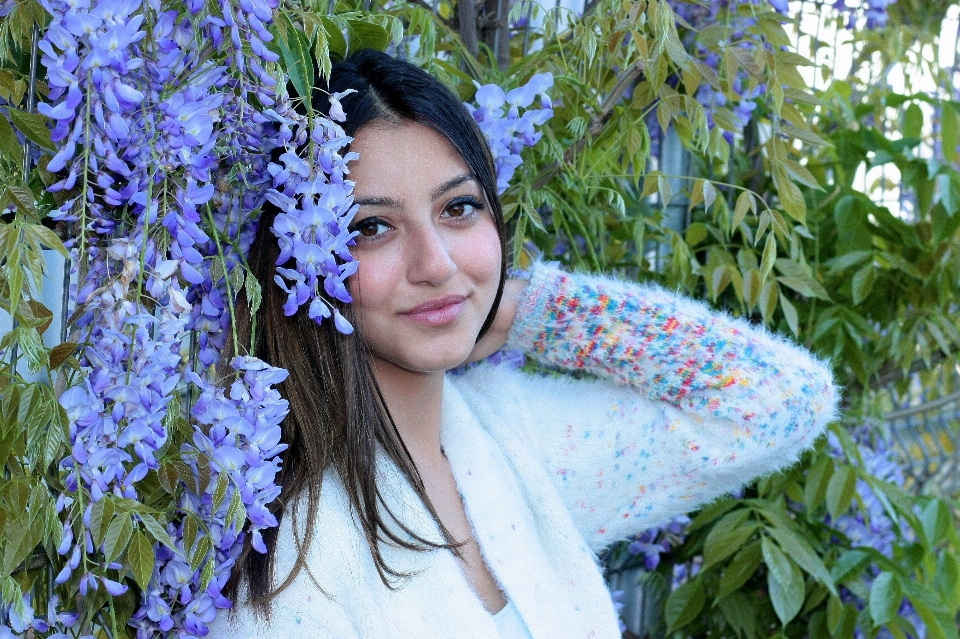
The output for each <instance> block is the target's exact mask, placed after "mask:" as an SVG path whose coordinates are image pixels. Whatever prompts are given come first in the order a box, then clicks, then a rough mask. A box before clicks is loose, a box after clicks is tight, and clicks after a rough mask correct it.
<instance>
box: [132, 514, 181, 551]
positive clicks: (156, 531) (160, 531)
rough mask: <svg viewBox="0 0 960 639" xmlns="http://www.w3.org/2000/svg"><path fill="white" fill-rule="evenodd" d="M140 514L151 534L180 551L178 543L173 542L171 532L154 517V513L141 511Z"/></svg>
mask: <svg viewBox="0 0 960 639" xmlns="http://www.w3.org/2000/svg"><path fill="white" fill-rule="evenodd" d="M138 516H139V517H140V521H141V522H142V523H143V527H144V528H146V529H147V532H148V533H150V536H151V537H153V539H154V540H155V541H157V542H159V543H161V544H163V545H164V546H166V547H167V548H169V549H170V550H172V551H174V552H176V553H179V552H180V551H179V549H178V548H177V545H176V544H175V543H174V542H173V539H171V538H170V535H169V533H167V530H166V529H165V528H164V527H163V526H161V525H160V522H158V521H157V520H156V519H154V517H153V516H152V515H149V514H147V513H139V515H138Z"/></svg>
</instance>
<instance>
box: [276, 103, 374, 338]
mask: <svg viewBox="0 0 960 639" xmlns="http://www.w3.org/2000/svg"><path fill="white" fill-rule="evenodd" d="M341 97H342V95H340V94H333V95H332V96H331V100H330V101H331V109H330V116H331V118H334V119H337V120H340V121H342V120H344V119H345V117H346V116H345V114H344V113H343V110H342V108H341V107H340V103H339V99H340V98H341ZM275 117H276V119H277V121H278V122H279V123H280V126H281V130H283V131H284V140H283V146H282V148H283V153H282V154H281V155H280V157H279V162H271V163H270V165H269V166H268V167H267V171H268V172H269V173H270V175H271V177H272V185H271V186H272V188H271V189H269V190H268V191H267V194H266V197H267V199H268V200H269V201H270V202H272V203H273V204H274V205H276V206H277V208H279V209H280V213H279V214H278V215H277V216H276V218H275V220H274V223H273V226H272V227H271V229H270V230H271V231H272V232H273V234H274V235H275V236H276V237H277V240H278V241H279V243H280V256H279V257H278V258H277V273H278V275H277V276H276V284H277V285H278V286H280V287H281V288H283V290H284V291H285V292H286V293H287V302H286V304H284V307H283V310H284V313H285V314H286V315H293V314H294V313H296V312H297V310H298V309H299V308H300V307H301V306H304V305H306V306H307V313H308V315H309V316H310V318H311V319H313V320H314V321H316V322H317V323H320V322H321V321H323V320H324V319H326V318H329V317H330V316H331V315H332V316H333V319H334V323H335V326H336V327H337V330H339V331H340V332H341V333H351V332H353V327H351V326H350V323H349V322H348V321H347V320H346V319H345V318H344V317H343V315H341V314H340V311H339V310H338V309H337V308H336V307H335V306H334V305H333V303H332V302H331V301H330V299H336V300H339V301H340V302H343V303H349V302H351V301H353V300H352V298H351V297H350V293H349V292H348V291H347V288H346V286H345V284H344V280H346V278H348V277H349V276H351V275H353V274H354V273H355V272H356V270H357V266H358V265H357V262H356V261H355V260H354V258H353V256H352V255H351V254H350V248H349V247H350V245H352V244H353V238H354V237H355V236H356V232H355V231H351V230H350V223H351V222H352V221H353V217H354V215H355V214H356V211H357V207H356V206H354V204H353V182H351V181H350V180H348V179H346V178H345V176H346V175H347V174H348V173H349V169H348V167H347V163H348V162H350V161H351V160H353V159H355V158H357V157H358V156H357V154H356V153H345V154H341V153H340V151H341V149H343V148H344V147H345V146H346V145H347V144H349V143H350V141H351V138H350V137H348V136H346V135H345V134H344V132H343V129H342V128H341V127H340V125H338V124H337V123H336V122H333V121H332V120H328V119H326V118H319V119H317V120H316V121H315V122H314V125H313V128H312V129H311V128H310V127H309V122H308V121H307V120H306V119H305V118H302V117H296V114H292V113H291V114H288V115H287V117H284V116H281V115H280V114H275ZM304 146H306V147H307V148H308V149H312V151H313V153H312V156H310V155H308V157H307V159H304V158H303V157H301V155H300V153H299V152H298V149H299V148H302V147H304ZM318 168H319V170H318ZM291 260H293V262H294V264H295V266H294V267H293V268H290V267H289V266H288V262H290V261H291ZM321 282H322V284H323V292H321V288H320V284H321ZM324 293H326V296H324Z"/></svg>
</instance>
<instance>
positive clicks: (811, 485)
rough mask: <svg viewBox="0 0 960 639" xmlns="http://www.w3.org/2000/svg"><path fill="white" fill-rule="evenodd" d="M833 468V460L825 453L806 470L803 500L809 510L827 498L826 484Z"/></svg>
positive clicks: (812, 509)
mask: <svg viewBox="0 0 960 639" xmlns="http://www.w3.org/2000/svg"><path fill="white" fill-rule="evenodd" d="M833 468H834V464H833V460H832V459H830V457H828V456H827V455H822V456H821V457H820V458H819V459H818V460H817V461H815V462H814V463H813V465H812V466H811V467H810V470H809V471H807V480H806V483H805V485H804V487H803V501H804V503H805V504H806V506H807V508H808V509H809V510H810V511H811V512H813V511H814V510H815V509H816V508H818V507H819V506H820V504H822V503H823V501H824V500H825V499H826V498H827V484H828V483H829V481H830V478H831V477H833Z"/></svg>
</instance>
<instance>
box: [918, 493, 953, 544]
mask: <svg viewBox="0 0 960 639" xmlns="http://www.w3.org/2000/svg"><path fill="white" fill-rule="evenodd" d="M920 521H922V522H923V534H924V535H926V537H927V543H928V544H929V545H931V546H933V545H935V544H938V543H940V541H941V540H943V539H944V538H945V537H946V535H947V532H948V530H949V529H950V522H951V515H950V508H949V507H948V506H947V505H946V504H945V503H944V502H943V501H942V500H940V499H932V500H930V503H929V504H927V505H926V506H925V507H924V509H923V511H921V513H920Z"/></svg>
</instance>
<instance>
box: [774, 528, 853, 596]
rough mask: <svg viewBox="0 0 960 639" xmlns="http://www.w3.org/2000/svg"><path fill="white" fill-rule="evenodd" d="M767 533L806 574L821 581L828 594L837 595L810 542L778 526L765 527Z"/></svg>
mask: <svg viewBox="0 0 960 639" xmlns="http://www.w3.org/2000/svg"><path fill="white" fill-rule="evenodd" d="M766 530H767V532H768V533H770V535H771V536H772V537H773V538H774V539H775V540H776V541H777V543H778V544H779V545H780V548H781V549H782V550H783V552H784V553H786V554H787V556H789V557H790V558H791V559H793V560H794V561H795V562H797V565H799V566H800V568H802V569H803V570H804V571H805V572H806V573H807V574H808V575H810V576H811V577H813V578H814V579H816V580H817V581H819V582H820V583H822V584H823V585H824V586H826V587H827V590H829V591H830V594H832V595H837V594H838V593H837V589H836V587H834V585H833V578H832V577H831V576H830V571H829V570H827V567H826V566H825V565H824V563H823V560H822V559H820V556H819V555H817V553H816V551H815V550H814V549H813V547H812V546H811V545H810V543H809V542H808V541H807V540H806V539H804V538H803V537H801V536H800V535H799V534H798V533H797V532H796V531H794V530H790V529H788V528H783V527H780V526H772V527H769V528H767V529H766Z"/></svg>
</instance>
